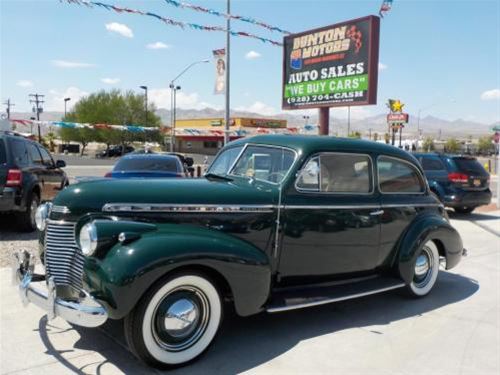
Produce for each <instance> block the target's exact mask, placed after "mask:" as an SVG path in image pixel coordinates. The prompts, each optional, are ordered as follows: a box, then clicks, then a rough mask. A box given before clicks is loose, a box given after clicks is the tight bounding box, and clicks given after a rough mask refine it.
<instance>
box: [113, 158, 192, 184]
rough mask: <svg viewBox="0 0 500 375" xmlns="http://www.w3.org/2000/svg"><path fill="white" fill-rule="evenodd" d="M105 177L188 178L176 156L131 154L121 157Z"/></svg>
mask: <svg viewBox="0 0 500 375" xmlns="http://www.w3.org/2000/svg"><path fill="white" fill-rule="evenodd" d="M105 177H113V178H137V177H143V178H165V177H186V170H185V168H184V165H183V164H182V162H181V159H179V158H178V157H177V156H175V155H162V154H129V155H125V156H123V157H121V158H120V159H119V160H118V161H117V162H116V164H115V166H114V167H113V170H112V171H111V172H108V173H106V175H105Z"/></svg>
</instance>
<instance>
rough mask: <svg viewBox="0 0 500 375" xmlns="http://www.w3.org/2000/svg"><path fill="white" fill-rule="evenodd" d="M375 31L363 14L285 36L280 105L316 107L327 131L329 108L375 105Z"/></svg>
mask: <svg viewBox="0 0 500 375" xmlns="http://www.w3.org/2000/svg"><path fill="white" fill-rule="evenodd" d="M379 33H380V18H379V17H376V16H368V17H363V18H358V19H355V20H350V21H345V22H341V23H338V24H334V25H331V26H326V27H322V28H318V29H314V30H308V31H305V32H302V33H298V34H292V35H288V36H286V37H285V38H284V41H283V44H284V49H283V53H284V56H283V92H282V108H283V109H306V108H319V109H320V111H319V128H320V134H323V135H328V132H329V108H330V107H350V106H356V105H367V104H376V103H377V80H378V52H379Z"/></svg>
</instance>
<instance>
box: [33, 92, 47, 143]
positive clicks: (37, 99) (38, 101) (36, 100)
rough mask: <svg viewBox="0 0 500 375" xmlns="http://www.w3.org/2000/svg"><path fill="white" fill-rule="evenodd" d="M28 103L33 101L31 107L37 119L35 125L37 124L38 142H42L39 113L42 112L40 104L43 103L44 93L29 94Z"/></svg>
mask: <svg viewBox="0 0 500 375" xmlns="http://www.w3.org/2000/svg"><path fill="white" fill-rule="evenodd" d="M29 97H30V98H34V99H30V103H34V104H35V106H34V107H33V112H35V113H36V121H37V126H38V142H42V133H41V131H40V113H42V112H43V108H42V106H41V105H42V104H43V103H45V101H44V100H43V98H44V97H45V95H40V94H30V95H29Z"/></svg>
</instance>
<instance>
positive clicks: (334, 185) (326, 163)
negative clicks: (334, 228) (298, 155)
mask: <svg viewBox="0 0 500 375" xmlns="http://www.w3.org/2000/svg"><path fill="white" fill-rule="evenodd" d="M372 180H373V179H372V164H371V159H370V157H369V156H368V155H358V154H341V153H324V154H320V155H318V156H317V157H314V158H312V159H311V160H309V161H308V163H307V164H306V165H305V167H304V168H303V169H302V171H301V173H300V175H299V177H298V179H297V184H296V186H297V188H298V189H299V190H308V191H317V192H323V193H340V194H368V193H370V192H372V191H373V184H372Z"/></svg>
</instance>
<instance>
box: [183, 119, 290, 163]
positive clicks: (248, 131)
mask: <svg viewBox="0 0 500 375" xmlns="http://www.w3.org/2000/svg"><path fill="white" fill-rule="evenodd" d="M296 130H297V129H296V128H287V122H286V120H278V119H271V118H248V117H234V118H231V122H230V126H229V138H230V140H235V139H238V138H243V137H250V136H253V135H257V134H283V133H287V134H288V133H295V132H296ZM223 145H224V119H222V118H199V119H184V120H176V122H175V149H176V150H177V151H179V152H185V153H200V154H206V155H214V154H216V153H217V151H218V150H219V149H220V148H221V147H222V146H223Z"/></svg>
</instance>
